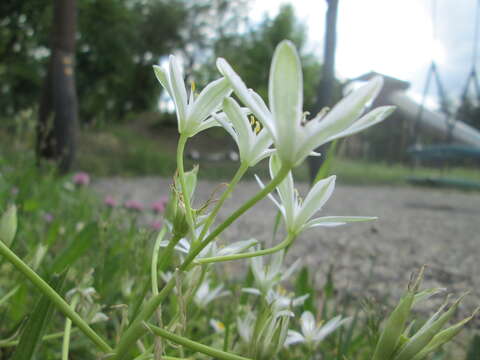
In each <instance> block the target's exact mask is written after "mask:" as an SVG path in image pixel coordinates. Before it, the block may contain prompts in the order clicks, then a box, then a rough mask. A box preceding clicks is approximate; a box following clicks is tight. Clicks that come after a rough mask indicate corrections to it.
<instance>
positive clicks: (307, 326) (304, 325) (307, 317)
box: [300, 311, 316, 338]
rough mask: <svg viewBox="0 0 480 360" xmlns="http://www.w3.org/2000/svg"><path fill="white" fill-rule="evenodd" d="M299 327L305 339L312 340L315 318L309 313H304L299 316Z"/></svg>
mask: <svg viewBox="0 0 480 360" xmlns="http://www.w3.org/2000/svg"><path fill="white" fill-rule="evenodd" d="M300 327H301V329H302V334H303V335H304V336H305V337H306V338H312V337H313V334H314V332H315V329H316V324H315V317H314V316H313V314H312V313H311V312H310V311H304V312H303V313H302V315H301V316H300Z"/></svg>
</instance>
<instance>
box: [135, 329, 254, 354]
mask: <svg viewBox="0 0 480 360" xmlns="http://www.w3.org/2000/svg"><path fill="white" fill-rule="evenodd" d="M144 325H145V326H146V327H147V329H148V330H150V331H152V332H153V333H154V334H155V335H158V336H161V337H163V338H164V339H167V340H169V341H171V342H174V343H176V344H178V345H182V346H185V347H187V348H189V349H191V350H193V351H196V352H199V353H202V354H205V355H209V356H212V357H213V358H215V359H222V360H250V359H249V358H246V357H243V356H239V355H236V354H231V353H228V352H225V351H222V350H218V349H215V348H213V347H210V346H207V345H203V344H201V343H198V342H196V341H192V340H190V339H187V338H184V337H183V336H179V335H177V334H174V333H171V332H170V331H167V330H164V329H162V328H159V327H156V326H153V325H150V324H145V323H144Z"/></svg>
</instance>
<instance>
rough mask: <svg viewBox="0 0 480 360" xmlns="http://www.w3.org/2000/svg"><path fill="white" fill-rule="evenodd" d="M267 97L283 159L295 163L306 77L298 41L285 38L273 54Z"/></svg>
mask: <svg viewBox="0 0 480 360" xmlns="http://www.w3.org/2000/svg"><path fill="white" fill-rule="evenodd" d="M268 100H269V103H270V109H271V111H272V114H273V118H274V119H275V128H276V132H277V134H276V137H277V138H276V139H275V140H276V143H275V146H276V147H277V150H278V152H279V155H280V157H281V158H282V160H283V161H287V162H288V161H290V162H291V163H292V165H293V162H294V155H295V153H294V151H292V150H293V149H294V147H295V142H296V139H295V133H296V131H295V129H296V127H298V126H300V122H301V119H302V116H303V112H302V107H303V78H302V68H301V64H300V58H299V56H298V54H297V50H296V49H295V45H294V44H293V43H292V42H291V41H288V40H285V41H282V42H281V43H280V44H279V45H278V46H277V48H276V49H275V53H274V55H273V60H272V65H271V68H270V78H269V84H268Z"/></svg>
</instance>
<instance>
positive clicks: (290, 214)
mask: <svg viewBox="0 0 480 360" xmlns="http://www.w3.org/2000/svg"><path fill="white" fill-rule="evenodd" d="M280 166H281V164H280V160H279V158H278V157H277V156H272V157H271V158H270V176H271V177H272V178H274V177H275V175H276V174H277V173H278V172H279V170H280ZM335 178H336V177H335V176H330V177H328V178H326V179H323V180H320V181H318V182H317V183H315V185H313V187H312V188H311V189H310V191H309V192H308V194H307V196H306V197H305V199H301V198H300V196H299V195H298V192H297V191H296V189H295V186H294V183H293V176H292V173H291V172H290V173H289V174H288V176H287V177H286V178H285V180H283V181H282V182H281V183H280V185H278V186H277V193H278V196H279V198H280V201H277V200H276V199H275V197H274V196H273V195H271V194H269V198H270V199H271V200H272V201H273V202H274V203H275V205H276V206H277V207H278V209H279V210H280V212H281V213H282V216H283V219H284V221H285V225H286V227H287V231H288V232H289V233H291V234H294V235H298V234H299V233H301V232H302V231H303V230H305V229H308V228H311V227H316V226H339V225H344V224H346V223H348V222H359V221H370V220H375V219H377V218H376V217H372V216H325V217H319V218H315V219H311V218H312V217H313V215H315V213H316V212H317V211H319V210H320V209H321V208H322V207H323V205H325V203H326V202H327V201H328V199H330V197H331V196H332V193H333V190H334V188H335ZM257 181H258V183H259V184H260V186H261V187H264V185H263V183H262V182H261V181H260V179H259V178H258V177H257Z"/></svg>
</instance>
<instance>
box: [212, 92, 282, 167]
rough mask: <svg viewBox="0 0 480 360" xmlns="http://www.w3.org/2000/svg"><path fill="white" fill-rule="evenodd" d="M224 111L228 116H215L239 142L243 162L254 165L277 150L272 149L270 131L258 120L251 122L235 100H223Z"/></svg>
mask: <svg viewBox="0 0 480 360" xmlns="http://www.w3.org/2000/svg"><path fill="white" fill-rule="evenodd" d="M223 111H224V113H225V115H226V118H221V117H218V116H216V117H215V118H216V119H217V121H218V122H219V123H220V124H221V125H222V126H223V128H224V129H225V130H226V131H227V132H228V133H229V134H230V135H231V136H232V138H233V139H234V140H235V142H236V143H237V146H238V151H239V152H240V161H241V162H242V163H244V164H247V165H248V166H254V165H256V164H257V163H258V162H259V161H261V160H262V159H265V158H266V157H268V156H270V155H271V154H272V153H273V152H274V151H275V150H274V149H270V146H271V145H272V138H271V136H270V134H269V132H268V131H267V130H264V129H260V128H259V123H258V121H257V122H256V123H254V124H251V123H250V121H249V120H248V117H247V115H246V114H245V112H244V111H243V110H242V108H241V107H240V105H238V104H237V102H236V101H235V100H233V99H232V98H226V99H225V100H224V101H223ZM252 126H253V127H254V128H252Z"/></svg>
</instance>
